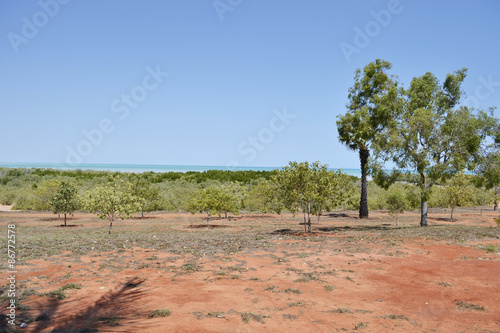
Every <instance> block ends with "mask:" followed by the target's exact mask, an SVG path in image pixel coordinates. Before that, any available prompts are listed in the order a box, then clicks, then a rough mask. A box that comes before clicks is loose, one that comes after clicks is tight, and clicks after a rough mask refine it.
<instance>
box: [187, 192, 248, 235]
mask: <svg viewBox="0 0 500 333" xmlns="http://www.w3.org/2000/svg"><path fill="white" fill-rule="evenodd" d="M187 211H188V212H190V213H192V214H194V213H196V212H200V213H206V214H207V227H208V223H209V221H210V215H213V214H218V215H219V217H220V216H221V214H222V213H223V212H232V213H233V214H236V215H237V214H238V213H239V212H238V202H237V200H236V198H235V197H234V196H233V195H231V193H229V192H228V191H224V189H222V188H219V187H206V188H203V189H200V190H198V191H196V192H194V193H193V194H192V195H191V198H190V199H189V201H188V205H187Z"/></svg>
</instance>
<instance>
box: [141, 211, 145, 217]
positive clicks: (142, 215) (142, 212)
mask: <svg viewBox="0 0 500 333" xmlns="http://www.w3.org/2000/svg"><path fill="white" fill-rule="evenodd" d="M143 218H144V209H143V210H141V219H143Z"/></svg>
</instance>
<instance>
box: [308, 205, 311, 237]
mask: <svg viewBox="0 0 500 333" xmlns="http://www.w3.org/2000/svg"><path fill="white" fill-rule="evenodd" d="M307 232H311V203H310V202H308V203H307Z"/></svg>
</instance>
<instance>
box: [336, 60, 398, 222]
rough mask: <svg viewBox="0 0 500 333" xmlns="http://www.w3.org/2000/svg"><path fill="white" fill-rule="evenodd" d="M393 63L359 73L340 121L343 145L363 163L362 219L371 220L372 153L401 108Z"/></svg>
mask: <svg viewBox="0 0 500 333" xmlns="http://www.w3.org/2000/svg"><path fill="white" fill-rule="evenodd" d="M391 66H392V65H391V63H390V62H388V61H385V60H380V59H377V60H375V61H374V62H371V63H369V64H368V65H366V66H365V67H364V68H363V71H361V69H359V68H358V69H357V70H356V73H355V77H354V85H353V86H352V87H351V88H350V89H349V96H348V97H349V103H348V104H347V109H348V111H347V113H346V114H345V115H343V116H340V117H339V120H337V131H338V134H339V136H338V138H339V141H340V142H341V143H343V144H345V145H346V146H347V147H348V148H349V149H351V150H358V151H359V158H360V162H361V196H360V205H359V217H361V218H366V217H368V194H367V173H368V162H369V161H368V158H369V156H370V149H371V148H372V146H373V145H375V146H376V145H377V144H378V143H377V138H378V134H379V133H380V132H381V131H382V130H384V128H385V127H386V126H387V124H388V122H389V120H390V118H391V115H392V112H393V111H394V110H395V109H396V108H397V107H398V106H397V102H398V100H397V96H398V89H397V83H396V82H395V81H394V80H393V79H392V78H391V77H389V76H388V75H387V73H386V71H387V70H389V69H390V68H391Z"/></svg>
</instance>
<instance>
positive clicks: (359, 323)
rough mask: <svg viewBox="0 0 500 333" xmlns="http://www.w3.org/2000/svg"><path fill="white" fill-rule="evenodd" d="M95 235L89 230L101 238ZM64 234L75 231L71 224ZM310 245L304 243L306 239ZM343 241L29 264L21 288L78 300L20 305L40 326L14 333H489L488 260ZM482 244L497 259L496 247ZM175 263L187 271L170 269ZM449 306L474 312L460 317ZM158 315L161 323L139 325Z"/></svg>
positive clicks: (491, 276)
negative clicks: (165, 313)
mask: <svg viewBox="0 0 500 333" xmlns="http://www.w3.org/2000/svg"><path fill="white" fill-rule="evenodd" d="M9 214H11V213H9ZM23 214H24V215H23ZM378 214H379V216H382V215H383V218H384V219H387V215H386V214H382V213H378ZM23 216H24V217H26V219H27V222H26V223H32V222H31V221H32V218H33V216H34V215H33V214H32V213H16V218H23ZM166 216H169V217H173V215H166ZM182 216H183V215H177V216H176V217H182ZM374 216H375V217H374V218H375V219H376V218H377V215H376V214H375V215H374ZM49 217H50V215H48V214H47V215H43V214H39V216H37V218H38V219H43V218H49ZM200 217H201V216H200ZM444 218H445V217H443V219H444ZM484 219H486V220H489V221H491V216H485V217H484V218H483V216H479V215H477V214H476V215H473V216H464V217H462V218H461V219H460V221H459V222H458V223H461V224H478V225H479V224H487V223H491V222H484V221H483V220H484ZM158 221H159V219H149V220H147V223H158ZM199 221H200V224H202V223H203V222H202V221H201V219H200V220H199ZM239 222H241V221H233V222H224V224H228V223H229V225H232V226H237V225H238V223H239ZM265 222H266V219H262V223H265ZM391 222H392V221H391ZM99 223H100V222H98V221H96V224H95V225H96V226H97V225H100V226H101V227H102V224H99ZM439 223H440V224H445V223H448V222H446V221H439ZM450 223H451V222H450ZM68 224H78V216H77V217H76V219H74V220H69V221H68ZM214 224H217V223H216V221H215V222H214ZM86 225H87V224H86ZM491 225H492V224H491ZM181 227H182V226H180V225H179V228H181ZM292 227H293V228H297V226H296V225H295V226H292ZM117 228H119V227H117ZM184 229H187V228H186V227H185V226H184ZM297 230H299V229H297ZM116 231H117V232H119V231H118V229H116ZM198 231H200V229H198ZM210 232H219V230H218V229H214V230H212V231H210ZM321 234H322V233H321V231H316V236H317V235H321ZM371 235H372V234H371V233H370V232H368V231H366V232H364V233H360V234H357V236H361V237H365V236H366V237H370V236H371ZM345 236H346V235H345V234H340V233H333V234H329V235H328V237H327V238H326V239H325V240H323V241H314V240H312V239H311V237H314V236H308V235H306V236H304V237H295V238H294V239H284V238H287V237H279V235H278V236H276V238H275V240H274V241H273V243H274V246H273V247H272V248H270V249H267V250H246V249H243V250H242V251H241V252H238V253H235V254H233V255H230V256H227V255H219V256H210V257H208V256H207V257H201V258H196V257H194V256H181V255H178V254H177V255H176V254H172V253H167V252H162V251H158V250H154V249H144V248H137V247H136V248H127V249H124V250H120V251H111V252H108V253H99V254H95V253H94V254H90V255H86V256H81V257H79V258H74V257H71V256H70V255H71V253H61V254H59V255H56V256H51V257H46V258H44V259H37V260H29V261H27V262H26V263H24V264H23V265H22V266H20V267H19V268H18V269H19V280H22V281H24V282H25V284H26V287H27V288H33V289H35V290H36V291H37V292H39V293H45V292H50V291H54V290H56V289H57V288H58V287H60V286H62V285H65V284H68V283H79V284H81V285H82V288H81V289H78V290H73V289H68V290H65V291H64V292H65V294H66V295H67V296H68V297H66V298H64V299H62V300H50V299H49V298H48V297H46V296H37V295H33V296H30V297H29V298H28V299H27V300H26V301H24V302H23V305H27V306H29V308H30V314H31V315H32V316H34V317H36V316H38V315H40V314H42V313H44V312H45V313H46V315H47V316H48V318H50V319H49V320H48V321H36V322H32V323H29V324H28V325H27V327H26V328H24V329H22V331H24V332H51V331H52V330H54V329H61V331H62V332H77V331H78V329H81V328H87V329H88V330H87V331H88V332H92V331H91V330H90V329H96V332H97V330H98V331H99V332H152V333H153V332H335V331H343V330H345V331H352V330H357V329H359V330H364V331H366V332H431V331H435V332H498V331H500V302H499V297H500V293H499V290H500V288H499V287H500V255H499V254H498V253H492V252H488V251H486V250H485V249H482V248H481V247H479V246H475V245H476V244H474V243H463V244H461V245H457V244H448V243H446V242H445V241H431V240H425V239H416V238H411V239H398V240H395V241H394V242H393V243H392V244H391V243H387V242H385V243H384V242H367V243H364V242H362V241H358V242H353V243H345V242H340V240H341V238H342V237H345ZM281 238H283V239H281ZM480 243H481V244H485V243H484V241H482V242H480ZM486 244H490V245H494V246H496V247H497V248H500V240H499V239H489V240H488V241H487V243H486ZM186 263H190V264H191V266H189V267H187V268H188V269H182V267H183V265H185V264H186ZM185 267H186V266H185ZM190 268H193V270H191V269H190ZM459 302H465V303H472V304H474V305H478V306H483V307H484V308H485V309H484V311H482V310H481V309H476V310H473V309H462V308H460V306H459V305H460V304H463V303H459ZM159 309H169V310H171V312H172V314H171V315H170V316H168V317H154V318H148V315H149V314H151V313H152V312H153V311H154V310H159ZM2 311H4V310H3V309H2ZM252 313H253V314H254V315H255V316H253V315H252ZM259 315H261V316H260V317H259ZM254 319H255V320H254ZM247 320H248V322H245V321H247ZM20 331H21V329H20Z"/></svg>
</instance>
